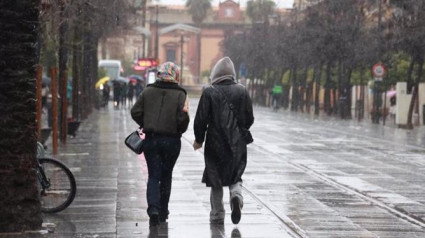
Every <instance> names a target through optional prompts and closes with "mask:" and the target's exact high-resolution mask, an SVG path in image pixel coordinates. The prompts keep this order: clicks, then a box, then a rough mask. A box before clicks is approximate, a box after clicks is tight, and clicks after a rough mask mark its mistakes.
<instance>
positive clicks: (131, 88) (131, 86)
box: [127, 83, 135, 108]
mask: <svg viewBox="0 0 425 238" xmlns="http://www.w3.org/2000/svg"><path fill="white" fill-rule="evenodd" d="M134 90H135V85H134V84H133V83H130V84H129V85H128V91H127V99H128V106H129V107H130V108H131V107H132V106H133V97H134Z"/></svg>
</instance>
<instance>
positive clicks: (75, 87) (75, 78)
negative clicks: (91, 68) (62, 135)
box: [72, 22, 82, 121]
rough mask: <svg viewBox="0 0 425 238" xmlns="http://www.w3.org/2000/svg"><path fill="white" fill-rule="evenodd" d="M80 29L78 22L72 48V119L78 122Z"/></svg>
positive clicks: (80, 62)
mask: <svg viewBox="0 0 425 238" xmlns="http://www.w3.org/2000/svg"><path fill="white" fill-rule="evenodd" d="M80 42H81V28H80V24H79V22H77V24H75V26H74V44H73V48H72V50H73V51H72V55H73V56H72V118H73V119H74V120H77V121H78V120H80V114H79V102H80V95H79V94H78V91H79V88H80V76H81V68H80V67H81V64H82V61H81V50H82V47H81V44H80Z"/></svg>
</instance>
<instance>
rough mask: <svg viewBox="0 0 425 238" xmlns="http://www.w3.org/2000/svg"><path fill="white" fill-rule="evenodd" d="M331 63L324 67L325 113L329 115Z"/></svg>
mask: <svg viewBox="0 0 425 238" xmlns="http://www.w3.org/2000/svg"><path fill="white" fill-rule="evenodd" d="M330 83H331V62H328V64H327V65H326V81H325V107H324V109H325V112H326V113H327V114H328V115H330V114H331V113H332V111H331V88H330Z"/></svg>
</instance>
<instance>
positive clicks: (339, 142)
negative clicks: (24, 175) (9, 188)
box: [31, 100, 425, 238]
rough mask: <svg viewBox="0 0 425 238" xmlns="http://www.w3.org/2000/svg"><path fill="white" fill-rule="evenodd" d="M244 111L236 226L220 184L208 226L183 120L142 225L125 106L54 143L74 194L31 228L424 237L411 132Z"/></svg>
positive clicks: (139, 172)
mask: <svg viewBox="0 0 425 238" xmlns="http://www.w3.org/2000/svg"><path fill="white" fill-rule="evenodd" d="M196 103H197V102H196V100H192V101H191V104H192V105H191V116H192V118H193V116H194V114H195V110H196ZM255 117H256V122H255V124H254V127H253V128H252V133H253V135H254V138H255V142H254V143H253V144H252V145H249V148H248V153H249V156H248V166H247V169H246V173H245V175H244V177H243V179H244V191H245V192H244V196H245V206H244V210H243V215H242V220H241V223H240V224H238V225H237V226H236V225H233V224H232V223H231V221H230V206H229V203H228V199H229V195H228V194H227V193H225V197H224V202H225V208H226V220H225V224H224V225H211V224H210V223H209V209H210V205H209V189H208V188H206V187H205V185H204V184H202V183H201V182H200V181H201V177H202V172H203V163H204V162H203V155H202V150H201V151H193V149H192V146H191V143H192V142H193V139H194V137H193V130H192V124H191V125H190V126H189V131H188V132H187V133H186V134H184V137H183V138H182V151H181V155H180V158H179V160H178V161H177V164H176V167H175V170H174V175H173V190H172V194H171V201H170V216H169V220H168V222H167V223H163V224H161V225H160V226H159V227H156V228H154V229H149V224H148V220H149V219H148V217H147V215H146V208H147V204H146V199H145V196H146V195H145V192H146V182H147V168H146V164H145V161H144V158H143V156H139V157H138V156H136V155H135V154H133V153H132V152H131V151H130V150H128V149H127V148H126V147H125V145H124V143H123V139H124V138H125V136H126V135H127V134H129V133H130V132H131V131H132V130H134V129H136V128H137V127H136V125H135V123H134V122H132V120H131V118H130V116H129V110H111V109H109V110H103V111H99V113H98V114H93V115H91V117H90V118H89V119H88V120H86V121H85V122H84V123H83V124H82V125H81V128H80V131H79V133H78V135H77V137H76V138H72V139H70V140H69V141H68V144H67V145H66V146H62V147H61V154H60V155H59V157H58V158H59V159H60V160H61V161H63V162H65V163H66V164H67V165H68V166H69V167H70V168H71V170H72V171H73V173H74V175H75V177H76V180H77V186H78V191H77V196H76V198H75V200H74V202H73V203H72V204H71V206H70V207H69V208H68V209H66V210H65V211H63V212H62V213H60V214H54V215H50V214H49V215H45V219H44V221H45V222H46V223H54V224H55V226H56V227H54V228H52V229H53V230H54V232H53V233H50V234H48V235H42V236H40V235H32V236H31V237H123V238H124V237H125V238H127V237H196V238H197V237H201V238H202V237H244V238H247V237H261V238H263V237H311V238H322V237H323V238H324V237H326V238H330V237H344V238H351V237H352V238H354V237H355V238H358V237H362V238H369V237H387V238H390V237H393V238H396V237H425V230H424V228H425V205H424V203H425V188H424V187H423V184H424V182H425V175H424V173H423V172H424V171H425V150H424V147H423V144H424V140H423V136H421V135H420V134H412V133H408V132H405V131H401V130H398V129H395V128H384V129H380V128H375V127H374V126H375V125H373V126H370V125H368V124H354V122H348V121H333V120H325V119H323V120H322V119H320V120H315V119H310V118H305V116H304V115H297V114H288V113H287V112H278V113H273V112H271V111H270V110H268V109H265V108H256V112H255ZM191 123H193V120H192V121H191ZM419 145H422V146H419Z"/></svg>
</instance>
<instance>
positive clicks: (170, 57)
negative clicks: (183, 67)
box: [166, 49, 176, 62]
mask: <svg viewBox="0 0 425 238" xmlns="http://www.w3.org/2000/svg"><path fill="white" fill-rule="evenodd" d="M166 54H167V61H171V62H176V50H174V49H168V50H167V53H166Z"/></svg>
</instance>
